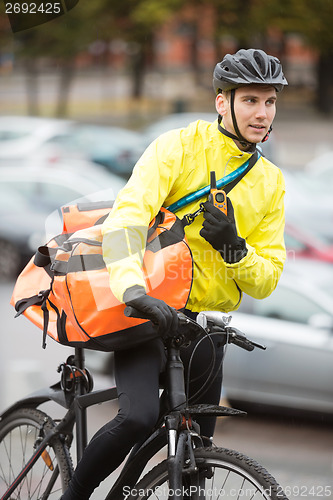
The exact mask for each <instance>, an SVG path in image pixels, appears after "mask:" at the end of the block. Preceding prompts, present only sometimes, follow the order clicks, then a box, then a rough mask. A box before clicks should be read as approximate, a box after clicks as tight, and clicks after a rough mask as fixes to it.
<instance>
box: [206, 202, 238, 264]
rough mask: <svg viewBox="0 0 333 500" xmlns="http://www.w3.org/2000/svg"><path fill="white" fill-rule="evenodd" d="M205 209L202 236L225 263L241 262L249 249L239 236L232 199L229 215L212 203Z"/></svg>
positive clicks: (208, 203)
mask: <svg viewBox="0 0 333 500" xmlns="http://www.w3.org/2000/svg"><path fill="white" fill-rule="evenodd" d="M203 207H204V209H205V211H204V213H203V216H204V222H203V224H202V229H201V231H200V236H202V237H203V238H204V239H205V240H206V241H208V243H210V244H211V245H212V247H213V248H214V249H215V250H217V251H218V252H220V254H221V255H222V258H223V260H224V261H225V262H227V263H228V264H234V263H236V262H239V261H240V260H241V259H243V257H245V255H246V254H247V248H246V243H245V240H244V238H241V237H240V236H238V233H237V228H236V222H235V217H234V209H233V206H232V203H231V201H230V199H229V198H228V197H227V213H228V215H225V214H224V213H223V212H222V211H221V210H219V209H218V208H216V207H214V205H213V203H211V202H210V201H206V202H205V203H204V204H203Z"/></svg>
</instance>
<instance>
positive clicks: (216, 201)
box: [208, 170, 227, 215]
mask: <svg viewBox="0 0 333 500" xmlns="http://www.w3.org/2000/svg"><path fill="white" fill-rule="evenodd" d="M208 201H210V202H211V203H213V205H214V207H216V208H218V209H219V210H221V212H223V213H224V214H225V215H227V195H226V194H225V192H224V191H223V190H222V189H217V187H216V176H215V172H214V170H212V171H211V173H210V193H209V196H208Z"/></svg>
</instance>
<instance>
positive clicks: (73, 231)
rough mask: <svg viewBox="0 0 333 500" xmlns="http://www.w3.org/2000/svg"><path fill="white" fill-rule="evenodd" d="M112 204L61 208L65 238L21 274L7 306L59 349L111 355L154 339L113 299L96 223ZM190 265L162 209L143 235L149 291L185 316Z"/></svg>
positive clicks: (175, 225)
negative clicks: (41, 331)
mask: <svg viewBox="0 0 333 500" xmlns="http://www.w3.org/2000/svg"><path fill="white" fill-rule="evenodd" d="M110 210H111V206H110V203H100V202H95V203H93V202H92V203H88V204H77V205H70V206H67V207H62V215H63V233H62V234H60V235H58V236H56V237H55V238H53V239H52V240H51V241H50V242H49V243H48V244H47V245H46V246H44V247H41V248H40V249H39V251H38V252H37V253H36V255H35V256H34V257H33V258H32V259H31V260H30V262H29V263H28V264H27V266H26V267H25V268H24V269H23V271H22V273H21V274H20V275H19V277H18V279H17V281H16V284H15V288H14V291H13V295H12V299H11V304H12V305H13V306H14V307H15V309H16V311H17V316H18V315H20V314H24V315H25V316H26V317H27V318H28V319H29V320H30V321H32V322H33V323H34V324H35V325H37V326H38V327H39V328H41V329H42V330H43V347H45V345H46V336H47V335H48V336H50V337H52V338H53V339H54V340H56V341H57V342H59V343H60V344H63V345H68V346H72V347H86V348H89V349H95V350H101V351H114V350H119V349H126V348H129V347H133V346H135V345H137V344H139V343H142V342H144V341H147V340H149V339H150V338H153V337H156V336H157V333H156V328H154V326H153V325H152V323H151V322H150V321H147V320H142V319H136V318H128V317H126V316H125V315H124V309H125V305H124V304H123V303H121V302H119V301H118V300H117V299H116V298H115V296H114V295H113V293H112V291H111V289H110V285H109V274H108V271H107V269H106V266H105V263H104V260H103V255H102V234H101V223H102V222H103V221H104V219H105V218H106V217H107V215H108V213H109V212H110ZM192 267H193V262H192V255H191V251H190V249H189V246H188V244H187V241H186V237H185V233H184V225H183V223H182V221H181V220H180V219H178V218H177V217H176V215H174V214H173V213H171V212H169V211H168V210H166V209H164V208H161V210H160V212H159V213H158V215H157V216H156V217H155V219H154V220H153V221H152V222H151V224H150V226H149V229H148V237H147V244H146V249H145V253H144V257H143V274H144V278H145V282H146V289H147V293H148V294H149V295H151V296H152V297H155V298H159V299H162V300H165V299H166V298H167V303H168V304H169V305H170V306H172V307H174V308H176V309H177V310H182V309H183V308H184V307H185V306H186V303H187V300H188V297H189V294H190V290H191V285H192V276H193V269H192Z"/></svg>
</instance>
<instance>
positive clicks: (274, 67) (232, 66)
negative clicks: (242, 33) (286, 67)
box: [213, 49, 288, 94]
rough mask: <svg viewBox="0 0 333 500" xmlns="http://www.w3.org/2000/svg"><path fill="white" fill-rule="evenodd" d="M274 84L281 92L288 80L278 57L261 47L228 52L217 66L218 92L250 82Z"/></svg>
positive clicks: (215, 73) (215, 70)
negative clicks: (234, 52) (270, 54)
mask: <svg viewBox="0 0 333 500" xmlns="http://www.w3.org/2000/svg"><path fill="white" fill-rule="evenodd" d="M253 83H256V84H261V85H272V87H274V88H275V89H276V91H277V92H280V91H281V90H282V89H283V87H284V86H285V85H288V82H287V80H286V78H285V76H284V74H283V72H282V66H281V63H280V61H279V59H277V57H273V56H269V55H268V54H266V52H264V51H263V50H260V49H241V50H239V51H238V52H236V54H232V55H231V54H227V55H226V56H225V57H224V58H223V60H222V61H221V62H220V63H218V64H217V65H216V66H215V69H214V75H213V86H214V90H215V92H216V94H218V93H220V92H221V91H228V90H232V89H236V88H238V87H242V86H243V85H250V84H253Z"/></svg>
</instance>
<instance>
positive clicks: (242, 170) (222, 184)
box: [167, 149, 261, 213]
mask: <svg viewBox="0 0 333 500" xmlns="http://www.w3.org/2000/svg"><path fill="white" fill-rule="evenodd" d="M260 156H261V154H260V152H259V151H258V150H257V149H256V151H255V152H254V153H253V155H252V156H251V158H250V159H249V160H247V161H246V162H245V163H243V164H242V165H241V166H240V167H238V168H237V170H235V171H234V172H231V174H229V175H226V176H225V177H222V179H219V180H218V181H217V182H216V187H217V189H221V188H223V189H224V190H225V191H226V189H228V191H226V193H229V192H230V191H231V189H233V188H234V187H235V186H236V184H237V183H238V182H239V181H240V180H241V179H242V178H243V177H244V175H246V174H247V173H248V172H249V171H250V170H251V168H252V167H253V166H254V165H255V164H256V162H257V161H258V160H259V158H260ZM229 184H230V188H227V187H226V186H227V185H228V186H229ZM209 192H210V185H209V186H205V187H203V188H201V189H198V190H197V191H194V192H193V193H190V194H188V195H186V196H184V197H183V198H181V199H180V200H178V201H176V202H175V203H172V205H169V206H168V207H167V209H168V210H170V212H173V213H175V212H177V211H178V210H179V209H181V208H183V207H186V205H189V204H190V203H192V202H193V201H196V200H199V199H200V198H202V197H203V196H206V195H207V194H209Z"/></svg>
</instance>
